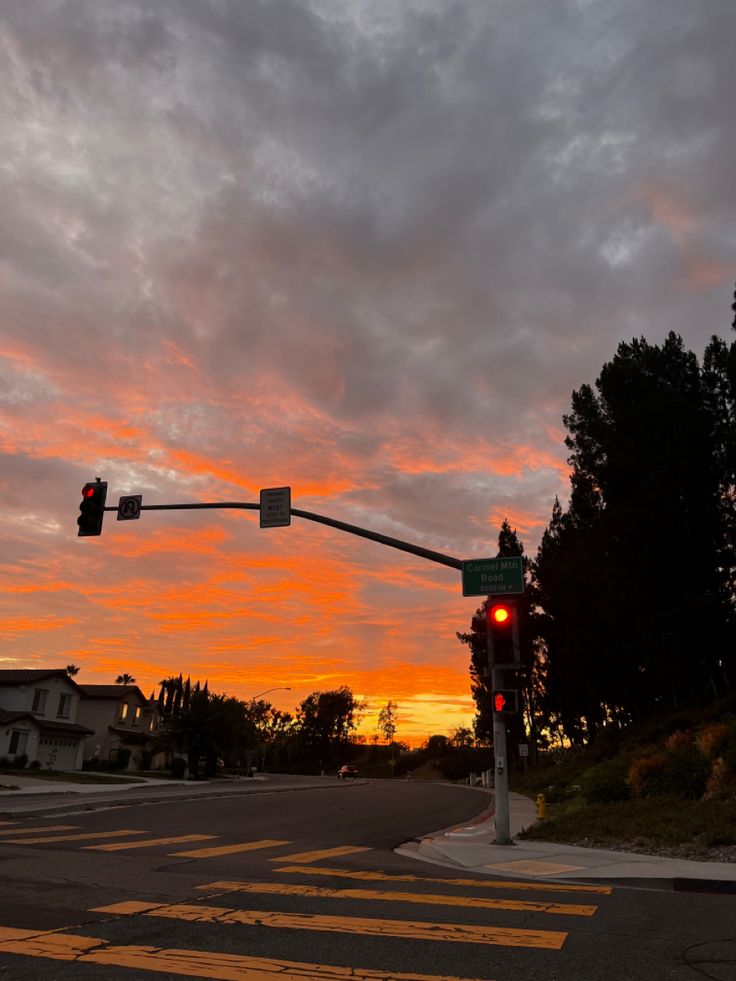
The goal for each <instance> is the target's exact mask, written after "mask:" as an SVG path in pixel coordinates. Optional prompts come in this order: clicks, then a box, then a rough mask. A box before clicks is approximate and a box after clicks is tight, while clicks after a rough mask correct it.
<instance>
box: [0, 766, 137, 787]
mask: <svg viewBox="0 0 736 981" xmlns="http://www.w3.org/2000/svg"><path fill="white" fill-rule="evenodd" d="M0 773H12V775H14V776H17V775H18V771H17V770H12V771H8V770H0ZM21 776H24V777H33V779H34V780H51V781H54V780H55V781H57V782H59V783H145V782H146V781H145V780H141V779H140V778H139V777H123V776H111V775H110V774H107V773H91V772H89V771H86V770H85V771H82V770H79V771H77V772H75V773H61V772H60V771H59V770H25V771H23V773H22V774H21ZM16 789H17V788H16Z"/></svg>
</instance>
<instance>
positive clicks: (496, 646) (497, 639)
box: [486, 597, 521, 668]
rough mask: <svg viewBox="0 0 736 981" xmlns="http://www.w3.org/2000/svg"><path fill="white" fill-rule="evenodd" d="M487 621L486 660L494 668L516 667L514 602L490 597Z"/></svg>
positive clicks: (516, 615)
mask: <svg viewBox="0 0 736 981" xmlns="http://www.w3.org/2000/svg"><path fill="white" fill-rule="evenodd" d="M486 617H487V619H488V659H489V661H490V664H491V666H492V667H494V668H499V667H503V666H508V667H518V666H519V664H520V663H521V657H520V652H519V615H518V610H517V606H516V603H515V602H514V600H500V599H495V598H494V597H491V599H490V601H489V603H488V604H487V608H486Z"/></svg>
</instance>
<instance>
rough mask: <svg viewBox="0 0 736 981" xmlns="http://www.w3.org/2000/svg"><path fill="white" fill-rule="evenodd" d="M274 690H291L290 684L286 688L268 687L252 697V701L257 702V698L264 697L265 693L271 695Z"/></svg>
mask: <svg viewBox="0 0 736 981" xmlns="http://www.w3.org/2000/svg"><path fill="white" fill-rule="evenodd" d="M272 691H291V688H289V687H288V685H287V686H286V687H285V688H267V689H266V690H265V691H262V692H259V693H258V694H257V695H254V696H253V697H252V698H251V702H255V700H256V699H257V698H263V696H264V695H270V694H271V692H272Z"/></svg>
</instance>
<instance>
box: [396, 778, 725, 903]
mask: <svg viewBox="0 0 736 981" xmlns="http://www.w3.org/2000/svg"><path fill="white" fill-rule="evenodd" d="M536 820H537V813H536V807H535V805H534V802H533V801H531V800H530V799H529V798H528V797H524V796H522V795H521V794H513V793H510V794H509V830H510V833H511V837H512V838H513V844H512V845H496V844H494V839H495V827H494V811H493V806H491V807H490V808H489V809H488V810H486V811H484V812H483V814H481V815H479V817H478V818H477V819H475V820H474V821H472V822H469V823H467V824H464V825H458V826H456V827H454V828H447V829H445V830H444V831H438V832H436V833H434V834H431V835H427V836H425V837H424V838H422V839H421V840H419V841H416V842H409V843H407V844H406V845H402V846H401V847H400V848H397V849H395V851H396V852H397V853H398V854H399V855H405V856H407V857H411V858H414V859H419V860H420V861H423V862H431V863H434V864H436V865H444V866H451V867H453V868H458V869H466V870H468V871H472V872H478V873H481V874H484V875H503V876H508V877H509V878H515V877H519V878H524V879H530V878H534V879H539V880H540V881H544V880H546V881H571V880H572V881H578V882H586V881H587V882H590V881H595V882H615V881H617V882H619V883H620V884H628V885H650V886H653V887H654V886H657V887H659V888H671V889H683V890H690V891H696V890H697V889H699V888H702V889H703V890H704V891H719V892H720V891H723V892H734V893H736V863H730V862H696V861H687V860H685V859H676V858H660V857H658V856H653V855H638V854H633V853H631V852H623V851H612V850H606V849H600V848H585V847H579V846H574V845H559V844H556V843H554V842H543V841H523V840H521V839H519V838H518V837H517V836H518V834H519V832H520V831H522V830H523V829H524V828H527V827H529V825H531V824H534V823H535V821H536Z"/></svg>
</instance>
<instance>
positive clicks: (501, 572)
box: [462, 555, 524, 596]
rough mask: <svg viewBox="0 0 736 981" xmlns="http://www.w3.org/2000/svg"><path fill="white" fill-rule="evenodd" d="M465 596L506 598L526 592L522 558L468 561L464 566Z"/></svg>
mask: <svg viewBox="0 0 736 981" xmlns="http://www.w3.org/2000/svg"><path fill="white" fill-rule="evenodd" d="M462 575H463V596H506V595H513V594H519V593H523V592H524V570H523V568H522V565H521V556H520V555H514V556H512V557H510V558H501V559H466V560H465V561H463V564H462Z"/></svg>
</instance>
